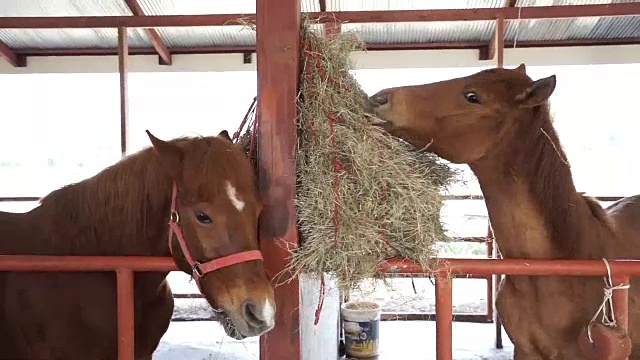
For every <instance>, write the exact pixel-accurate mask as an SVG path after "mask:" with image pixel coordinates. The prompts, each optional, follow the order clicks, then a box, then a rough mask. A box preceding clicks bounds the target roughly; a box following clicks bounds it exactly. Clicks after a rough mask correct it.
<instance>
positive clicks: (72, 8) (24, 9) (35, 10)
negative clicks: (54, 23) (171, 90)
mask: <svg viewBox="0 0 640 360" xmlns="http://www.w3.org/2000/svg"><path fill="white" fill-rule="evenodd" d="M109 15H110V16H117V15H131V11H130V10H129V8H128V7H127V5H126V4H125V3H124V2H123V1H122V0H115V1H114V0H29V1H25V0H1V1H0V16H3V17H4V16H109ZM0 41H2V42H3V43H5V44H6V45H7V46H9V47H10V48H13V49H26V48H35V49H45V48H46V49H71V48H114V47H118V31H117V30H116V29H33V30H31V29H30V30H15V29H12V30H6V29H0ZM129 45H130V46H131V47H150V46H151V42H150V41H149V40H148V38H147V37H146V35H145V34H143V33H142V31H141V30H139V29H129Z"/></svg>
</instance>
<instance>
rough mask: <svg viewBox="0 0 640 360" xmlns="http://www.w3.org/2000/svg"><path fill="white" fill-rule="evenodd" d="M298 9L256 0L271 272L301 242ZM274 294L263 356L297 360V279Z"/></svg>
mask: <svg viewBox="0 0 640 360" xmlns="http://www.w3.org/2000/svg"><path fill="white" fill-rule="evenodd" d="M300 8H301V5H300V0H278V1H273V0H256V25H257V29H258V31H257V38H256V53H257V68H258V101H257V104H258V105H257V114H258V121H260V124H259V126H258V161H259V169H260V173H259V185H260V193H261V196H262V200H263V202H264V211H263V213H262V214H263V215H262V218H261V219H260V245H261V250H262V251H263V253H264V263H265V266H266V270H267V272H268V273H270V274H272V275H275V274H278V273H280V272H281V271H282V270H283V269H284V268H285V267H286V266H287V265H288V260H287V258H288V257H289V255H290V253H289V250H288V249H291V248H295V247H297V246H298V233H297V227H296V211H295V210H296V209H295V197H296V162H295V154H296V147H297V133H296V130H297V129H296V122H295V121H296V118H297V116H298V111H297V107H296V98H297V94H298V77H299V69H300V65H299V63H300V17H301V9H300ZM285 276H286V275H285ZM275 280H276V281H277V280H279V279H277V278H276V279H275ZM274 282H275V281H274ZM275 299H276V307H277V311H276V325H275V327H274V328H273V330H271V331H270V332H268V333H267V334H265V335H263V336H262V337H261V338H260V359H261V360H285V359H286V360H299V359H300V354H301V348H300V313H299V311H300V286H299V281H298V279H295V280H293V281H291V282H288V283H285V284H282V285H278V286H277V287H276V289H275Z"/></svg>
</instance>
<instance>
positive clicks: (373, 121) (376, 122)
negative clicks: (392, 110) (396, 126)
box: [364, 112, 392, 127]
mask: <svg viewBox="0 0 640 360" xmlns="http://www.w3.org/2000/svg"><path fill="white" fill-rule="evenodd" d="M364 115H365V116H366V117H367V119H368V120H369V125H373V126H381V127H384V126H389V125H392V123H391V121H389V120H387V119H384V118H383V117H381V116H380V115H379V114H377V113H375V112H366V113H365V114H364Z"/></svg>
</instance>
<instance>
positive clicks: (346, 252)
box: [286, 19, 455, 289]
mask: <svg viewBox="0 0 640 360" xmlns="http://www.w3.org/2000/svg"><path fill="white" fill-rule="evenodd" d="M311 25H312V24H311V22H310V21H308V20H306V19H305V20H304V21H303V24H302V29H301V36H302V39H301V41H302V44H303V51H302V55H301V56H302V57H301V83H300V94H299V97H298V100H297V105H298V108H299V122H298V126H299V144H298V145H299V150H298V153H297V158H296V162H297V164H296V165H297V172H298V189H297V203H296V205H297V217H298V227H299V231H300V235H301V242H302V244H301V246H300V247H299V248H296V249H293V250H292V256H291V259H290V260H291V261H290V266H289V268H287V269H286V272H287V273H289V274H291V275H292V276H297V275H298V274H300V273H306V274H309V275H312V276H313V275H316V276H321V275H323V274H325V273H328V274H331V275H333V276H335V277H336V279H337V281H338V286H339V287H340V288H343V289H350V288H353V287H355V286H356V285H357V284H358V283H359V282H360V281H361V280H364V279H367V278H371V277H376V276H379V275H380V274H378V273H377V268H378V264H379V263H380V262H382V261H384V260H385V259H389V258H391V257H397V256H399V257H406V258H409V259H411V260H414V261H416V262H418V263H419V264H421V265H422V266H423V267H425V268H426V269H429V266H430V264H431V261H432V259H434V258H435V256H436V251H437V250H436V243H437V242H441V241H446V240H448V238H447V236H446V235H445V231H444V228H443V226H442V224H441V222H440V209H441V207H442V204H443V201H444V197H443V195H442V194H441V190H442V189H443V188H445V187H447V186H448V185H449V184H451V182H452V181H453V178H454V176H455V171H454V170H453V169H451V168H450V167H449V166H447V165H445V164H443V163H441V162H440V161H439V159H438V158H437V157H436V156H435V155H433V154H429V153H425V152H418V151H416V150H415V149H414V148H412V147H411V146H410V145H408V144H407V143H405V142H404V141H402V140H400V139H397V138H394V137H391V136H389V135H388V134H386V133H384V132H383V131H381V130H380V129H378V128H375V127H372V126H371V125H369V120H368V118H367V114H366V113H365V110H364V107H363V104H364V101H365V100H366V93H365V92H364V91H363V90H362V89H361V88H360V86H359V84H358V83H357V81H356V80H355V78H354V77H353V76H352V75H351V73H350V68H351V66H350V61H349V55H350V53H351V52H352V51H356V50H362V49H363V44H362V42H361V41H360V40H359V39H358V37H357V36H356V35H355V34H354V33H341V34H336V35H332V36H330V37H322V36H321V35H320V34H319V33H317V32H315V31H314V30H313V29H312V26H311Z"/></svg>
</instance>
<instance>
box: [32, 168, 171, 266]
mask: <svg viewBox="0 0 640 360" xmlns="http://www.w3.org/2000/svg"><path fill="white" fill-rule="evenodd" d="M116 175H118V174H116ZM98 176H99V177H98V178H91V179H87V180H85V181H82V182H80V183H77V184H74V185H71V186H68V187H65V188H62V189H59V190H56V191H55V192H53V193H51V194H50V195H48V196H47V197H45V198H44V199H43V200H42V202H41V205H40V206H39V207H38V208H36V209H34V210H33V211H31V212H29V213H27V214H25V215H24V219H23V220H22V222H23V223H31V224H33V225H34V227H36V228H38V230H37V231H36V232H34V233H32V234H31V235H32V236H31V237H29V239H28V240H27V242H28V243H30V245H29V246H26V247H25V249H29V250H28V251H30V253H33V254H50V255H103V256H127V255H140V256H165V255H169V248H168V244H167V236H168V217H169V211H170V208H169V207H170V197H171V184H170V181H169V180H167V179H162V178H160V177H149V176H146V174H145V171H144V169H134V170H132V171H130V172H129V173H128V174H127V176H126V177H124V179H123V175H122V174H120V175H119V176H111V175H109V174H106V175H105V174H99V175H98ZM100 176H103V177H100ZM113 178H115V181H121V183H120V184H119V186H117V187H114V186H111V185H107V184H106V183H107V182H111V181H114V180H113ZM104 187H107V188H115V189H114V190H113V191H117V192H101V191H98V192H92V191H90V190H88V189H95V188H98V189H103V188H104Z"/></svg>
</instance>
